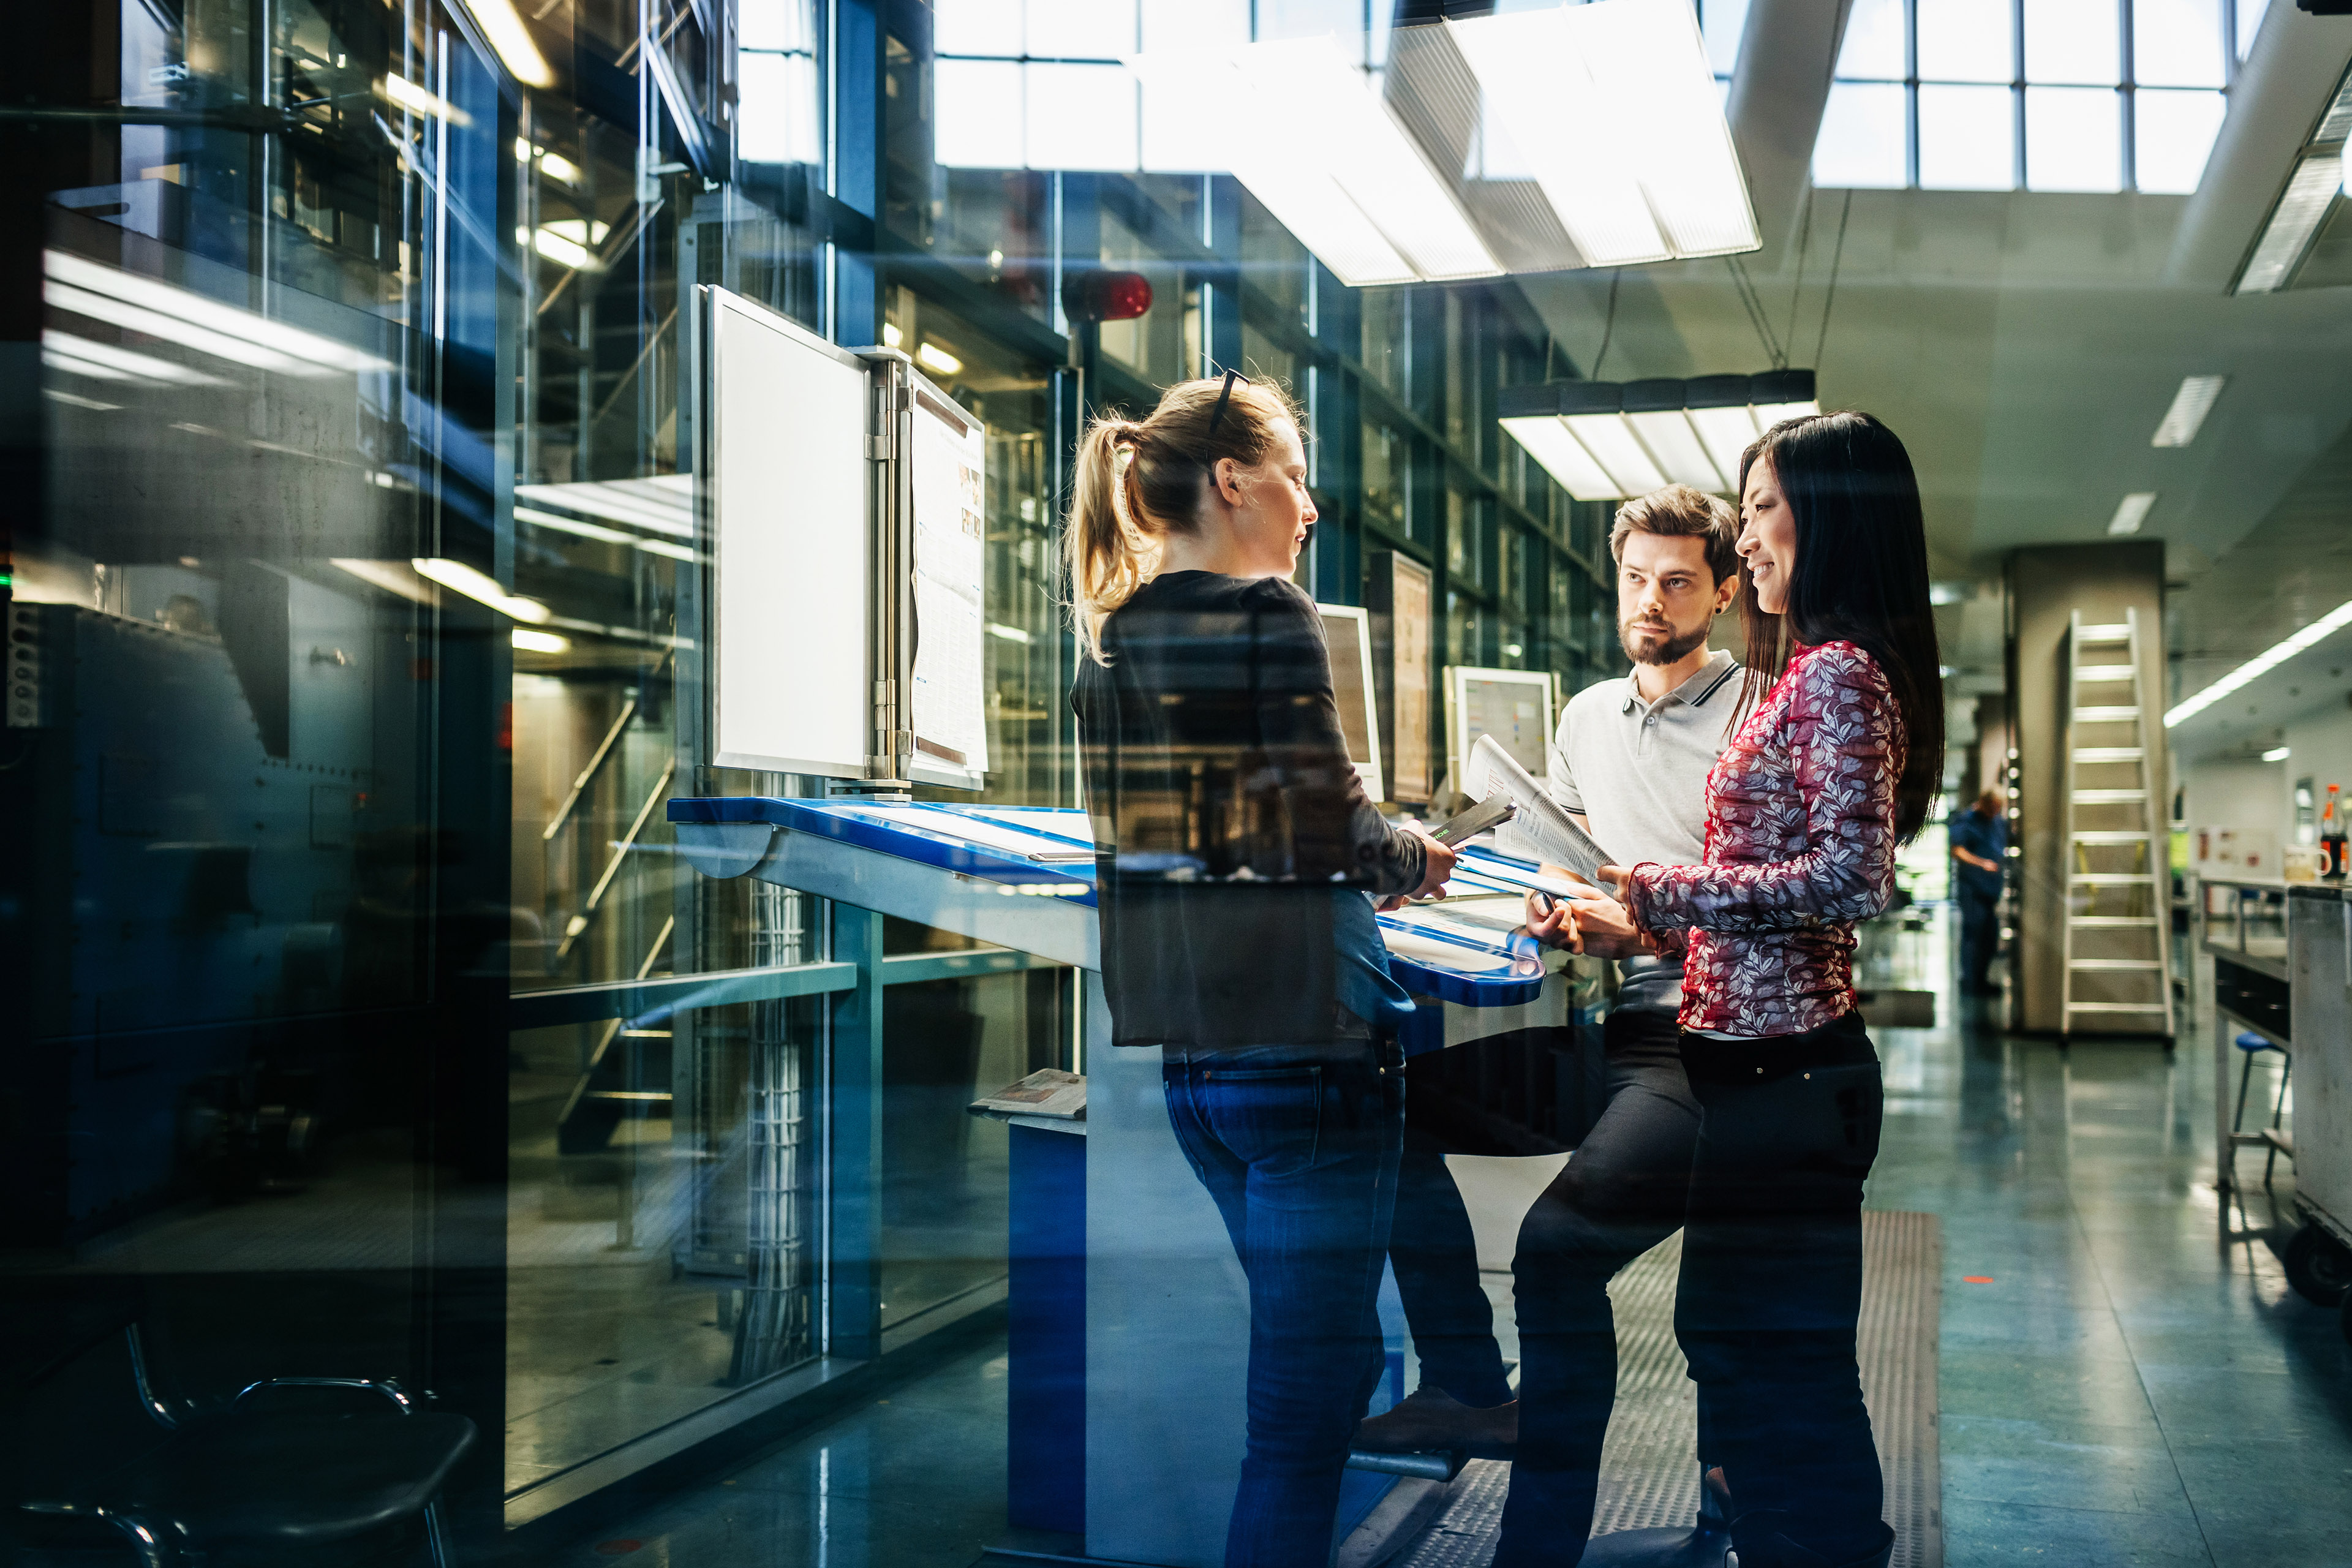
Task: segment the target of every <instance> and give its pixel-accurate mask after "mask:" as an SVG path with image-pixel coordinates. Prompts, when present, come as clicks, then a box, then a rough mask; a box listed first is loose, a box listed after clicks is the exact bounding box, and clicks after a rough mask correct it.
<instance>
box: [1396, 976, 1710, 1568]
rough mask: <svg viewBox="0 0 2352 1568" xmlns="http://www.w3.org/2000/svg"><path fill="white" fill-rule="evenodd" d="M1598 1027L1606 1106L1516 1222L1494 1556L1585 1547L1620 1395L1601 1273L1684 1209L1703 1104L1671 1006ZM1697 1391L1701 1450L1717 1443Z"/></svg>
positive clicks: (1506, 1559) (1565, 1559) (1508, 1565)
mask: <svg viewBox="0 0 2352 1568" xmlns="http://www.w3.org/2000/svg"><path fill="white" fill-rule="evenodd" d="M1605 1028H1606V1031H1607V1033H1606V1035H1605V1039H1606V1041H1607V1045H1608V1048H1609V1091H1610V1095H1609V1104H1608V1108H1607V1109H1606V1110H1603V1111H1602V1112H1601V1119H1600V1121H1598V1122H1596V1123H1595V1124H1594V1126H1593V1128H1592V1131H1591V1132H1590V1133H1589V1134H1588V1135H1587V1136H1586V1137H1585V1140H1584V1142H1582V1143H1581V1144H1580V1146H1579V1147H1578V1149H1577V1151H1576V1152H1575V1153H1574V1154H1573V1155H1571V1156H1570V1159H1569V1162H1568V1165H1567V1168H1566V1169H1564V1170H1562V1171H1561V1172H1560V1173H1559V1177H1558V1178H1557V1179H1556V1180H1555V1181H1553V1183H1552V1184H1551V1185H1550V1186H1549V1187H1547V1188H1545V1189H1544V1192H1543V1194H1542V1195H1541V1196H1540V1197H1538V1198H1537V1199H1536V1202H1535V1205H1534V1206H1533V1207H1532V1208H1530V1209H1529V1210H1528V1217H1527V1220H1526V1222H1525V1223H1524V1224H1523V1225H1522V1226H1520V1227H1519V1244H1518V1254H1517V1258H1516V1259H1515V1260H1514V1262H1513V1265H1512V1273H1513V1277H1514V1283H1513V1289H1514V1296H1515V1300H1516V1302H1517V1311H1518V1323H1519V1357H1520V1360H1519V1446H1518V1454H1517V1459H1516V1460H1515V1461H1514V1462H1513V1464H1512V1467H1511V1489H1510V1497H1509V1500H1508V1501H1507V1503H1506V1504H1505V1506H1504V1509H1503V1531H1502V1538H1501V1540H1500V1542H1498V1543H1497V1545H1496V1552H1495V1563H1496V1568H1532V1565H1535V1564H1563V1565H1564V1564H1568V1563H1574V1562H1576V1561H1577V1559H1578V1558H1579V1557H1580V1556H1582V1555H1583V1552H1584V1542H1585V1538H1586V1537H1587V1536H1588V1535H1590V1534H1591V1531H1592V1509H1593V1497H1594V1492H1595V1489H1596V1488H1597V1487H1598V1485H1599V1482H1600V1475H1601V1441H1602V1439H1603V1438H1604V1437H1605V1436H1607V1435H1608V1431H1609V1413H1610V1409H1611V1407H1612V1405H1614V1403H1615V1401H1616V1396H1617V1325H1616V1318H1615V1316H1614V1314H1613V1313H1612V1311H1611V1310H1610V1302H1609V1281H1610V1279H1612V1277H1614V1276H1615V1274H1616V1273H1617V1271H1618V1270H1619V1269H1620V1268H1623V1267H1624V1266H1625V1265H1626V1264H1628V1263H1630V1262H1632V1261H1633V1259H1634V1258H1638V1257H1640V1256H1641V1255H1642V1254H1643V1253H1644V1252H1647V1251H1648V1250H1649V1249H1650V1248H1651V1247H1655V1246H1656V1245H1657V1244H1658V1243H1659V1242H1661V1241H1663V1240H1664V1239H1665V1238H1666V1237H1668V1236H1671V1235H1672V1234H1673V1233H1674V1231H1675V1228H1676V1227H1677V1226H1680V1225H1681V1224H1682V1223H1683V1213H1684V1209H1685V1203H1686V1198H1687V1190H1688V1186H1689V1182H1690V1173H1691V1160H1692V1152H1693V1150H1694V1147H1695V1146H1696V1142H1697V1140H1698V1127H1699V1108H1698V1104H1697V1102H1696V1100H1693V1099H1692V1098H1691V1092H1690V1087H1689V1085H1688V1084H1687V1083H1686V1082H1685V1080H1684V1077H1683V1066H1682V1060H1681V1058H1680V1056H1679V1054H1678V1053H1677V1051H1676V1048H1675V1033H1676V1031H1675V1019H1674V1015H1673V1014H1671V1013H1664V1012H1656V1011H1646V1010H1644V1011H1626V1012H1620V1013H1615V1014H1612V1015H1611V1016H1610V1017H1609V1019H1608V1021H1607V1023H1606V1026H1605ZM1398 1232H1399V1234H1400V1235H1402V1233H1403V1225H1402V1216H1400V1221H1399V1225H1398ZM1398 1279H1399V1281H1400V1283H1402V1279H1403V1271H1402V1268H1400V1269H1399V1271H1398ZM1409 1312H1410V1308H1409V1307H1408V1313H1409ZM1418 1342H1419V1331H1418V1330H1416V1331H1415V1343H1416V1344H1418ZM1706 1393H1707V1391H1706V1389H1704V1388H1702V1389H1701V1390H1700V1409H1699V1415H1700V1422H1699V1425H1700V1435H1699V1444H1698V1451H1699V1452H1700V1453H1701V1454H1702V1455H1706V1456H1709V1457H1712V1454H1713V1449H1712V1447H1711V1446H1710V1444H1709V1440H1708V1433H1707V1430H1706V1428H1707V1425H1708V1422H1707V1415H1708V1408H1707V1399H1706Z"/></svg>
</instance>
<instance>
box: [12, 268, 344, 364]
mask: <svg viewBox="0 0 2352 1568" xmlns="http://www.w3.org/2000/svg"><path fill="white" fill-rule="evenodd" d="M41 263H42V269H43V270H44V271H45V272H46V273H47V275H48V277H49V278H50V279H52V280H53V281H55V282H57V283H60V284H64V285H67V286H68V287H70V288H73V289H84V290H87V291H89V293H92V294H97V295H102V296H104V297H105V298H107V299H110V300H116V301H119V302H120V303H121V304H122V305H125V306H132V307H137V308H139V309H140V310H145V311H151V312H153V314H154V315H156V316H161V317H165V318H168V319H170V320H171V321H175V322H180V323H184V329H192V330H194V331H197V332H202V333H205V334H206V336H205V338H204V339H203V342H201V343H199V342H191V341H189V338H188V335H187V331H185V330H183V331H181V334H180V336H179V337H178V338H176V339H175V340H174V341H180V342H188V343H189V346H190V347H202V348H204V352H205V353H215V348H213V347H205V344H215V345H216V344H217V342H218V340H219V339H221V338H226V339H233V340H236V342H241V343H244V344H247V345H248V348H247V350H244V351H235V352H230V353H220V354H218V357H221V358H226V359H239V356H240V353H254V352H256V351H268V353H271V354H273V355H275V356H277V357H276V358H275V359H273V360H271V361H269V362H268V363H269V368H272V369H275V368H278V366H280V365H284V364H288V363H292V364H295V365H297V366H299V369H298V370H297V371H296V374H302V375H329V374H333V373H334V372H336V371H339V370H344V371H357V370H385V369H389V368H390V366H389V365H387V364H386V363H385V362H384V361H383V360H381V359H378V358H377V357H376V356H374V355H373V354H371V353H365V352H364V351H362V350H360V349H356V348H353V347H352V345H351V344H349V343H344V342H337V341H336V340H334V339H332V338H330V337H325V336H322V335H320V333H317V332H313V331H305V330H304V329H302V328H300V327H298V326H295V325H293V324H292V323H290V322H288V321H279V320H278V319H277V318H275V317H272V316H264V315H260V314H258V313H257V312H255V311H252V310H240V309H238V308H237V307H236V306H235V305H230V304H226V303H224V302H223V301H221V300H215V299H214V298H212V297H211V296H210V295H208V294H199V293H197V292H195V291H194V289H183V288H180V287H179V286H178V285H176V284H172V283H166V282H164V281H163V279H159V278H149V277H146V276H144V275H143V274H141V273H137V272H125V271H122V270H121V268H113V267H108V266H105V265H103V264H101V263H99V262H96V261H91V260H89V259H87V258H83V257H79V256H75V255H73V254H72V253H70V252H68V251H63V250H49V251H45V252H43V253H42V258H41ZM67 308H68V309H74V307H70V306H69V307H67ZM104 319H110V318H104ZM143 319H144V318H142V320H143ZM117 324H118V325H126V324H129V323H127V322H118V323H117ZM137 330H139V331H148V329H147V328H146V327H144V326H142V327H139V328H138V329H137ZM149 335H150V336H151V337H171V336H172V335H173V334H172V333H171V332H169V331H166V332H152V331H150V332H149ZM240 363H250V364H259V363H264V362H263V361H262V360H260V359H258V358H249V357H248V358H243V359H240Z"/></svg>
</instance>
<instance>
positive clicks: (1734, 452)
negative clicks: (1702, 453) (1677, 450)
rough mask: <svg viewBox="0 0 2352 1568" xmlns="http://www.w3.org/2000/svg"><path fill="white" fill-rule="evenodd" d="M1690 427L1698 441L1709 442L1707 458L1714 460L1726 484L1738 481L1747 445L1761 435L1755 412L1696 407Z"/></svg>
mask: <svg viewBox="0 0 2352 1568" xmlns="http://www.w3.org/2000/svg"><path fill="white" fill-rule="evenodd" d="M1690 422H1691V427H1692V428H1693V429H1695V430H1696V431H1697V432H1698V438H1699V439H1700V440H1702V441H1704V442H1706V455H1707V456H1708V457H1710V458H1714V459H1715V466H1716V467H1717V468H1719V469H1721V470H1722V472H1723V477H1724V479H1726V480H1727V481H1729V482H1730V483H1733V484H1737V483H1738V479H1739V459H1740V458H1741V456H1742V455H1743V454H1745V453H1746V452H1747V450H1748V444H1749V443H1750V442H1752V441H1754V440H1755V439H1756V437H1758V436H1759V435H1761V434H1762V432H1761V431H1759V430H1758V429H1757V428H1756V411H1755V410H1754V409H1752V408H1749V407H1748V405H1746V404H1741V405H1739V406H1738V407H1737V408H1694V409H1692V410H1690Z"/></svg>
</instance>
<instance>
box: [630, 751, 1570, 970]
mask: <svg viewBox="0 0 2352 1568" xmlns="http://www.w3.org/2000/svg"><path fill="white" fill-rule="evenodd" d="M669 820H670V821H671V822H672V823H675V824H677V825H678V826H679V829H680V832H679V841H680V847H681V848H683V849H686V850H687V852H688V858H690V859H692V860H693V861H694V862H695V864H696V865H697V866H698V867H699V868H701V869H702V870H703V871H704V872H705V873H706V874H708V875H713V876H740V875H742V874H743V873H744V872H745V871H753V872H754V873H755V874H760V875H763V876H766V877H767V879H771V880H782V879H784V877H785V876H786V875H788V874H789V873H786V872H784V871H782V868H772V869H762V868H767V867H769V864H770V863H771V862H772V861H773V860H774V858H775V854H774V850H773V848H772V847H771V840H781V839H782V838H783V837H785V836H786V835H791V834H799V835H804V836H807V837H814V838H817V839H822V840H826V841H829V842H831V843H834V844H838V845H841V846H843V847H845V848H847V849H850V850H853V851H863V852H865V853H867V854H871V855H877V856H886V857H889V858H892V859H894V860H897V861H900V862H911V863H912V864H914V865H916V866H921V867H928V868H931V869H932V870H934V871H938V872H945V873H950V874H951V875H953V876H954V877H956V878H960V879H974V880H976V881H977V882H980V883H990V884H995V885H996V886H997V889H998V890H999V891H1001V892H1004V893H1008V894H1016V895H1019V894H1026V895H1031V896H1042V897H1046V898H1051V899H1054V900H1055V901H1056V902H1057V903H1061V904H1064V905H1076V906H1080V907H1083V908H1086V909H1092V908H1094V907H1095V892H1096V889H1095V849H1094V840H1093V837H1092V836H1091V833H1090V830H1089V828H1088V826H1087V814H1086V813H1085V812H1083V811H1076V810H1056V809H1052V808H1047V807H1042V806H991V805H934V804H931V803H929V802H917V803H912V804H904V803H882V802H872V801H855V800H784V799H778V798H776V797H773V796H769V795H703V796H680V797H678V798H677V799H673V800H672V801H671V802H670V803H669ZM697 829H699V832H697V831H696V830H697ZM695 840H699V843H697V842H695ZM1450 887H1451V891H1452V893H1453V895H1454V896H1453V897H1452V898H1450V899H1448V900H1446V901H1444V902H1442V903H1434V904H1415V905H1412V906H1410V907H1408V908H1405V909H1402V910H1394V911H1392V912H1391V913H1387V914H1383V915H1381V916H1380V917H1379V922H1380V927H1381V936H1382V938H1383V939H1385V940H1386V942H1388V947H1389V968H1390V973H1392V974H1394V975H1395V976H1396V979H1397V983H1398V984H1401V985H1402V986H1403V987H1404V988H1405V989H1406V990H1408V991H1410V992H1412V994H1415V995H1418V996H1429V997H1434V998H1436V999H1438V1000H1440V1001H1444V1002H1453V1003H1455V1004H1458V1005H1462V1006H1465V1007H1510V1006H1518V1005H1524V1004H1526V1003H1529V1002H1532V1001H1534V1000H1535V999H1536V996H1537V995H1538V993H1540V992H1541V991H1542V989H1543V983H1544V964H1543V955H1542V952H1541V950H1540V948H1539V947H1538V944H1537V943H1536V942H1535V941H1534V939H1532V938H1531V937H1529V936H1528V935H1527V933H1526V932H1525V931H1521V930H1519V929H1518V927H1519V911H1518V910H1517V899H1518V897H1519V895H1521V894H1522V893H1524V892H1525V891H1526V890H1527V889H1528V888H1531V887H1541V888H1544V889H1547V890H1554V891H1557V890H1562V889H1561V887H1560V885H1559V884H1557V883H1554V882H1553V881H1552V880H1551V879H1549V878H1545V877H1543V876H1542V875H1541V873H1540V872H1538V870H1537V868H1535V867H1533V866H1528V865H1526V864H1524V863H1523V862H1519V861H1515V860H1508V859H1505V858H1502V857H1499V856H1494V855H1486V854H1481V853H1480V852H1478V851H1475V850H1465V852H1464V853H1463V856H1462V859H1461V863H1460V866H1459V867H1458V868H1457V870H1456V872H1455V875H1454V879H1453V881H1452V883H1451V884H1450ZM812 890H816V891H824V892H826V893H827V894H828V896H833V897H842V898H848V899H850V900H853V901H854V900H856V894H855V893H853V892H849V891H846V890H845V889H839V888H821V889H812ZM1465 895H1468V896H1467V897H1465ZM1482 895H1483V896H1482ZM989 901H990V902H994V901H995V900H989ZM886 912H889V913H902V914H906V915H908V918H914V919H920V918H923V916H922V914H921V913H920V911H919V910H887V911H886ZM1090 923H1091V921H1089V924H1090ZM974 934H979V933H978V932H975V933H974ZM1007 945H1014V943H1013V942H1008V943H1007ZM1032 951H1041V950H1037V949H1032ZM1048 956H1057V954H1054V953H1048Z"/></svg>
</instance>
